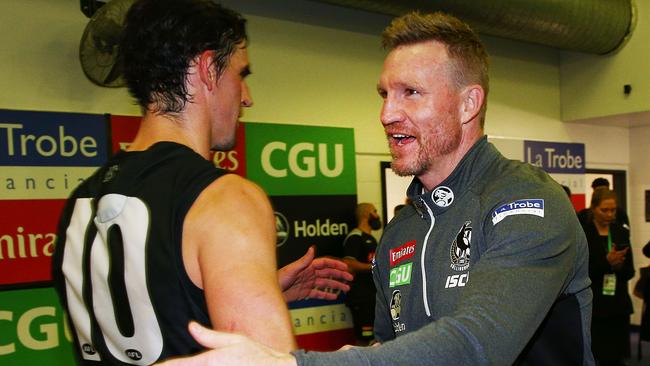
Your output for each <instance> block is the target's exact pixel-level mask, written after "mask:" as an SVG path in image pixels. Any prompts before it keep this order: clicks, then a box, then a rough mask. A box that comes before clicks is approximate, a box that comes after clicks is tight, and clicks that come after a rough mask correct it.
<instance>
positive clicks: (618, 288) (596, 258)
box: [583, 187, 634, 366]
mask: <svg viewBox="0 0 650 366" xmlns="http://www.w3.org/2000/svg"><path fill="white" fill-rule="evenodd" d="M616 200H617V198H616V193H615V192H614V191H612V190H610V189H608V188H605V187H602V188H598V189H596V190H595V191H594V193H593V195H592V198H591V207H590V208H589V214H588V220H586V221H585V222H584V223H583V228H584V230H585V234H586V236H587V241H588V242H589V277H590V278H591V289H592V291H593V294H594V302H593V316H592V323H591V336H592V346H591V348H592V350H593V352H594V357H595V358H596V361H597V362H598V365H600V366H604V365H624V364H625V363H624V361H623V360H624V359H625V358H629V357H630V314H632V312H633V308H632V300H631V299H630V295H629V294H628V286H627V283H628V281H629V280H630V279H631V278H632V277H634V265H633V260H632V251H631V250H630V232H629V230H628V229H626V228H624V227H623V226H621V225H619V224H617V223H616V220H615V219H616Z"/></svg>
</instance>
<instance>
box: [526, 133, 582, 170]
mask: <svg viewBox="0 0 650 366" xmlns="http://www.w3.org/2000/svg"><path fill="white" fill-rule="evenodd" d="M524 161H525V162H527V163H530V164H532V165H535V166H538V167H540V168H542V169H544V170H545V171H546V172H547V173H565V174H584V173H585V144H578V143H564V142H544V141H524Z"/></svg>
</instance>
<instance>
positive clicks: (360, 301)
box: [343, 203, 381, 346]
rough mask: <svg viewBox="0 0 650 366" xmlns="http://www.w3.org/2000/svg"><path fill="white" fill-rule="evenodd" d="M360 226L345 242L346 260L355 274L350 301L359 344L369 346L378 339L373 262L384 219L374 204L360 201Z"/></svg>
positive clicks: (348, 301) (358, 215) (344, 254)
mask: <svg viewBox="0 0 650 366" xmlns="http://www.w3.org/2000/svg"><path fill="white" fill-rule="evenodd" d="M354 216H355V218H356V220H357V227H356V228H354V229H353V230H352V231H350V233H349V234H348V236H347V237H346V238H345V240H344V241H343V261H344V262H345V263H346V264H347V265H348V268H349V269H350V272H351V273H353V274H354V281H353V282H352V286H351V289H350V292H349V293H348V296H347V298H346V304H347V305H348V307H349V308H350V311H351V312H352V321H353V323H354V333H355V337H356V339H357V345H364V346H365V345H368V344H369V343H370V341H372V340H373V339H374V332H373V324H374V322H375V296H376V290H375V284H374V283H373V280H372V262H373V260H374V258H375V251H376V250H377V240H376V239H375V237H374V236H372V231H373V230H379V229H381V220H380V218H379V214H377V209H376V208H375V206H374V205H373V204H372V203H359V204H358V205H357V208H356V210H355V212H354Z"/></svg>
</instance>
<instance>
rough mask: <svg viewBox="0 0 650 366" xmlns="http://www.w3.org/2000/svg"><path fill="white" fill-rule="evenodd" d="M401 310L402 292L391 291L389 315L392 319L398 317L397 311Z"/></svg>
mask: <svg viewBox="0 0 650 366" xmlns="http://www.w3.org/2000/svg"><path fill="white" fill-rule="evenodd" d="M401 311H402V293H401V292H399V290H395V291H393V296H392V297H391V299H390V317H391V318H393V320H397V319H399V313H400V312H401Z"/></svg>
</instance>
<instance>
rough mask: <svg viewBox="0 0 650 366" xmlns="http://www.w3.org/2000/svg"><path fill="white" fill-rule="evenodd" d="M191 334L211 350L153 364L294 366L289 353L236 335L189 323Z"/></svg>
mask: <svg viewBox="0 0 650 366" xmlns="http://www.w3.org/2000/svg"><path fill="white" fill-rule="evenodd" d="M189 330H190V333H191V334H192V337H194V339H196V341H197V342H199V343H200V344H201V345H202V346H204V347H206V348H209V349H210V350H208V351H205V352H202V353H199V354H197V355H194V356H189V357H181V358H176V359H173V360H168V361H165V362H163V363H159V364H156V365H158V366H229V365H235V366H246V365H252V366H257V365H268V366H296V364H297V362H296V359H295V358H294V357H293V356H292V355H291V354H289V353H281V352H277V351H274V350H272V349H271V348H268V347H266V346H264V345H262V344H259V343H256V342H255V341H253V340H251V339H250V338H247V337H245V336H243V335H239V334H231V333H224V332H217V331H213V330H210V329H207V328H204V327H202V326H200V325H199V324H198V323H195V322H192V323H190V325H189Z"/></svg>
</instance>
